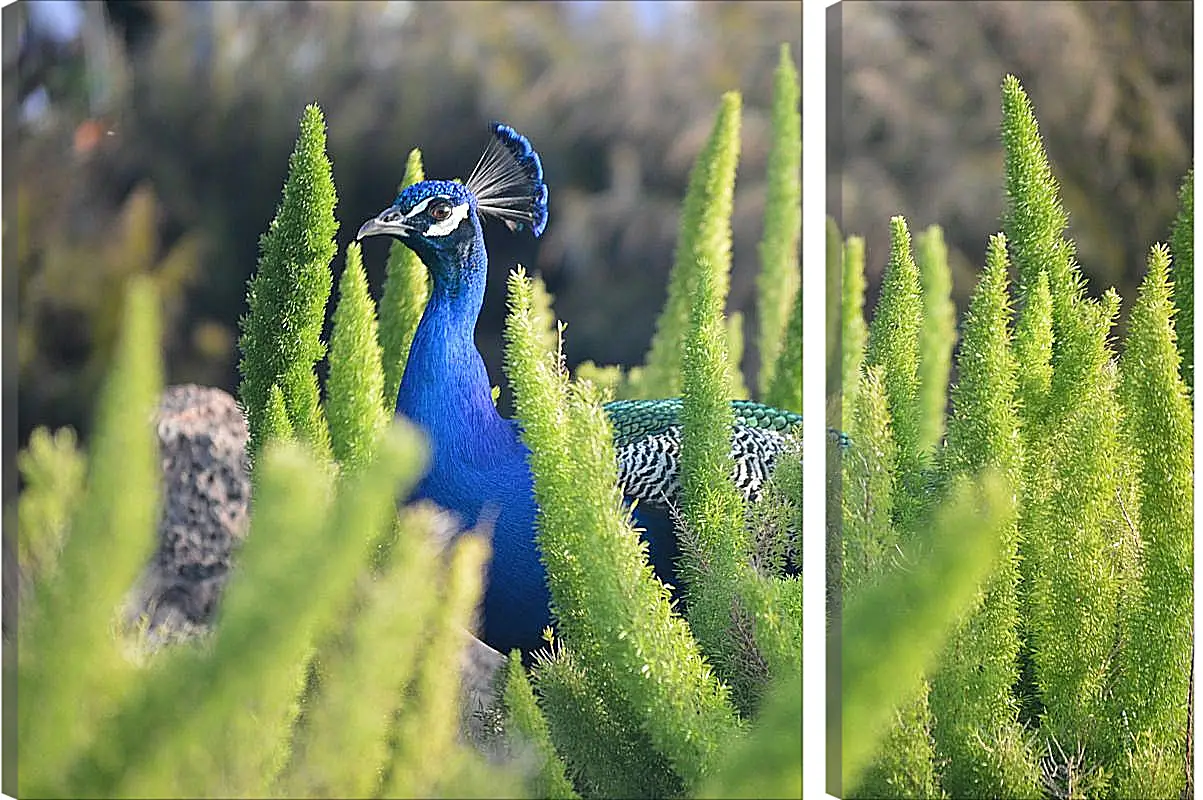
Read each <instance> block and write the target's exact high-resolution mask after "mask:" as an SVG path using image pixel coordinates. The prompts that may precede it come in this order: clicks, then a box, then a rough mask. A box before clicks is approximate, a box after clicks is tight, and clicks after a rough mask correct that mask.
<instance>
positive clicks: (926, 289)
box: [915, 225, 957, 453]
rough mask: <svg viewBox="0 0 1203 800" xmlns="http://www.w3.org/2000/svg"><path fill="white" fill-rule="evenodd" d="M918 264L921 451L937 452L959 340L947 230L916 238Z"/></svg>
mask: <svg viewBox="0 0 1203 800" xmlns="http://www.w3.org/2000/svg"><path fill="white" fill-rule="evenodd" d="M915 261H916V264H917V265H918V267H919V284H920V286H921V287H922V291H923V326H922V327H921V328H920V329H919V450H920V451H921V452H924V453H931V452H934V451H935V449H936V448H937V447H938V446H939V445H940V443H941V440H942V439H943V438H944V414H945V405H946V404H947V388H948V375H949V368H950V367H951V366H952V348H953V345H954V344H955V343H956V340H957V319H956V314H957V310H956V306H955V305H953V302H952V273H951V272H950V271H949V269H948V248H947V247H946V246H945V244H944V231H943V230H942V229H941V228H940V226H938V225H932V226H930V227H928V228H927V230H925V231H923V233H921V234H919V235H918V236H917V237H915Z"/></svg>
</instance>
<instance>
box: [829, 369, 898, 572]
mask: <svg viewBox="0 0 1203 800" xmlns="http://www.w3.org/2000/svg"><path fill="white" fill-rule="evenodd" d="M859 383H860V386H859V387H858V388H857V390H856V393H855V396H856V408H854V409H852V420H851V422H852V425H851V426H850V428H849V430H850V431H851V439H852V445H851V446H850V447H849V448H848V450H847V452H846V453H845V454H844V458H843V465H842V466H843V482H842V485H843V492H842V496H841V501H842V506H843V510H842V514H843V520H842V522H843V524H842V527H841V539H840V555H841V557H840V565H839V570H840V574H839V585H840V586H842V587H843V591H845V592H852V591H854V590H856V589H857V588H858V587H860V586H862V585H864V584H866V583H868V582H870V581H871V580H873V579H876V578H877V577H878V576H880V575H883V574H885V573H886V572H887V571H888V570H889V569H890V567H891V564H892V559H893V557H894V553H895V552H896V550H897V547H898V533H897V531H896V529H895V528H894V523H893V521H892V516H893V515H892V512H893V508H894V481H893V475H894V458H895V454H896V453H897V445H896V444H895V442H894V434H893V432H892V431H891V430H890V411H889V401H888V400H887V399H886V391H885V386H884V385H883V382H882V368H881V367H870V368H869V369H867V370H865V373H864V374H863V375H862V376H861V379H860V381H859Z"/></svg>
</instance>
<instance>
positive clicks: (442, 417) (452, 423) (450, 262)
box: [397, 223, 509, 450]
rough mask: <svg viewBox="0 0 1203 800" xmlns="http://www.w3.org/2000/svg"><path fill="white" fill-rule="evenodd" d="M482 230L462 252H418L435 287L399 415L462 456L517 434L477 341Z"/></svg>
mask: <svg viewBox="0 0 1203 800" xmlns="http://www.w3.org/2000/svg"><path fill="white" fill-rule="evenodd" d="M475 227H476V231H475V235H474V236H472V237H471V238H469V239H467V240H466V241H465V242H463V243H462V244H461V245H460V246H458V247H454V248H449V249H448V250H442V249H437V250H436V249H428V248H423V250H424V251H425V252H421V251H420V252H419V253H418V255H419V257H420V258H421V259H422V261H423V263H424V264H425V265H426V268H427V269H428V270H429V271H430V274H431V275H432V276H433V279H434V285H433V288H432V290H431V295H430V301H429V302H428V303H427V305H426V311H425V313H423V315H422V320H421V322H419V323H418V328H417V331H415V333H414V339H413V344H412V345H411V347H410V351H409V359H408V361H407V363H406V367H405V375H404V376H403V377H402V379H401V389H400V391H399V392H398V396H397V413H398V414H403V415H405V416H406V417H408V418H409V419H411V420H413V421H414V422H416V423H417V424H418V425H420V426H421V427H423V428H425V429H426V431H427V433H428V435H429V436H430V437H431V439H432V445H433V446H434V447H435V448H436V450H438V449H442V448H447V447H450V448H452V449H456V450H458V449H460V448H462V447H463V445H465V444H466V443H467V442H469V441H471V440H476V441H477V442H479V441H480V437H484V438H486V439H488V438H490V437H491V436H495V435H498V433H499V432H501V431H502V430H504V431H506V432H508V431H509V425H508V424H507V423H506V422H505V420H503V419H502V418H501V416H500V415H499V414H498V413H497V409H496V407H495V406H494V405H493V399H492V391H491V385H490V383H489V374H488V372H487V371H486V370H485V364H484V360H483V359H482V358H481V357H480V351H478V350H477V349H476V342H475V340H474V338H473V333H474V331H475V329H476V319H477V317H478V316H479V315H480V308H481V305H482V304H483V303H484V295H485V275H486V273H487V269H488V256H487V255H486V253H485V243H484V237H483V235H482V234H481V231H480V226H479V223H478V224H477V225H476V226H475ZM457 445H458V447H457Z"/></svg>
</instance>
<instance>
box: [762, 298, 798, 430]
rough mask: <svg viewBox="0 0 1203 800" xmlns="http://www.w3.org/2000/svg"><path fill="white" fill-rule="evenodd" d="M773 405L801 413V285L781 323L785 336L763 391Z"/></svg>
mask: <svg viewBox="0 0 1203 800" xmlns="http://www.w3.org/2000/svg"><path fill="white" fill-rule="evenodd" d="M764 402H765V404H766V405H770V406H772V407H773V408H783V409H785V410H786V411H793V412H794V413H795V414H801V413H802V287H800V286H799V287H798V291H797V292H795V293H794V307H793V309H792V310H791V311H790V315H789V321H788V322H787V323H786V325H785V340H784V341H783V342H782V343H781V352H780V353H778V355H777V366H776V368H775V369H774V370H773V381H772V383H771V384H769V388H768V390H767V391H766V392H765V395H764Z"/></svg>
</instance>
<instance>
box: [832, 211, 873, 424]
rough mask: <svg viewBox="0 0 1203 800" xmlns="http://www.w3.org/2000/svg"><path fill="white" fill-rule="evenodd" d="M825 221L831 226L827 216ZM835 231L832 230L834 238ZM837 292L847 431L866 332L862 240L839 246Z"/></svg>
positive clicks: (867, 335)
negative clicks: (840, 268)
mask: <svg viewBox="0 0 1203 800" xmlns="http://www.w3.org/2000/svg"><path fill="white" fill-rule="evenodd" d="M827 224H828V225H830V226H834V225H835V223H834V221H832V220H831V219H830V218H828V220H827ZM838 240H839V232H838V231H836V241H838ZM842 252H843V256H844V257H843V263H842V267H843V280H842V282H841V285H840V288H841V294H840V391H841V393H842V399H841V407H842V409H843V411H842V417H843V424H842V426H841V427H842V428H843V429H844V430H851V428H852V415H853V414H854V413H855V409H856V403H857V394H856V392H857V385H858V384H859V382H860V371H861V365H862V364H863V363H864V359H865V346H866V344H867V342H868V338H869V332H868V330H867V329H866V328H865V240H864V239H863V238H861V237H859V236H850V237H848V241H847V242H845V243H844V245H843V248H842Z"/></svg>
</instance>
